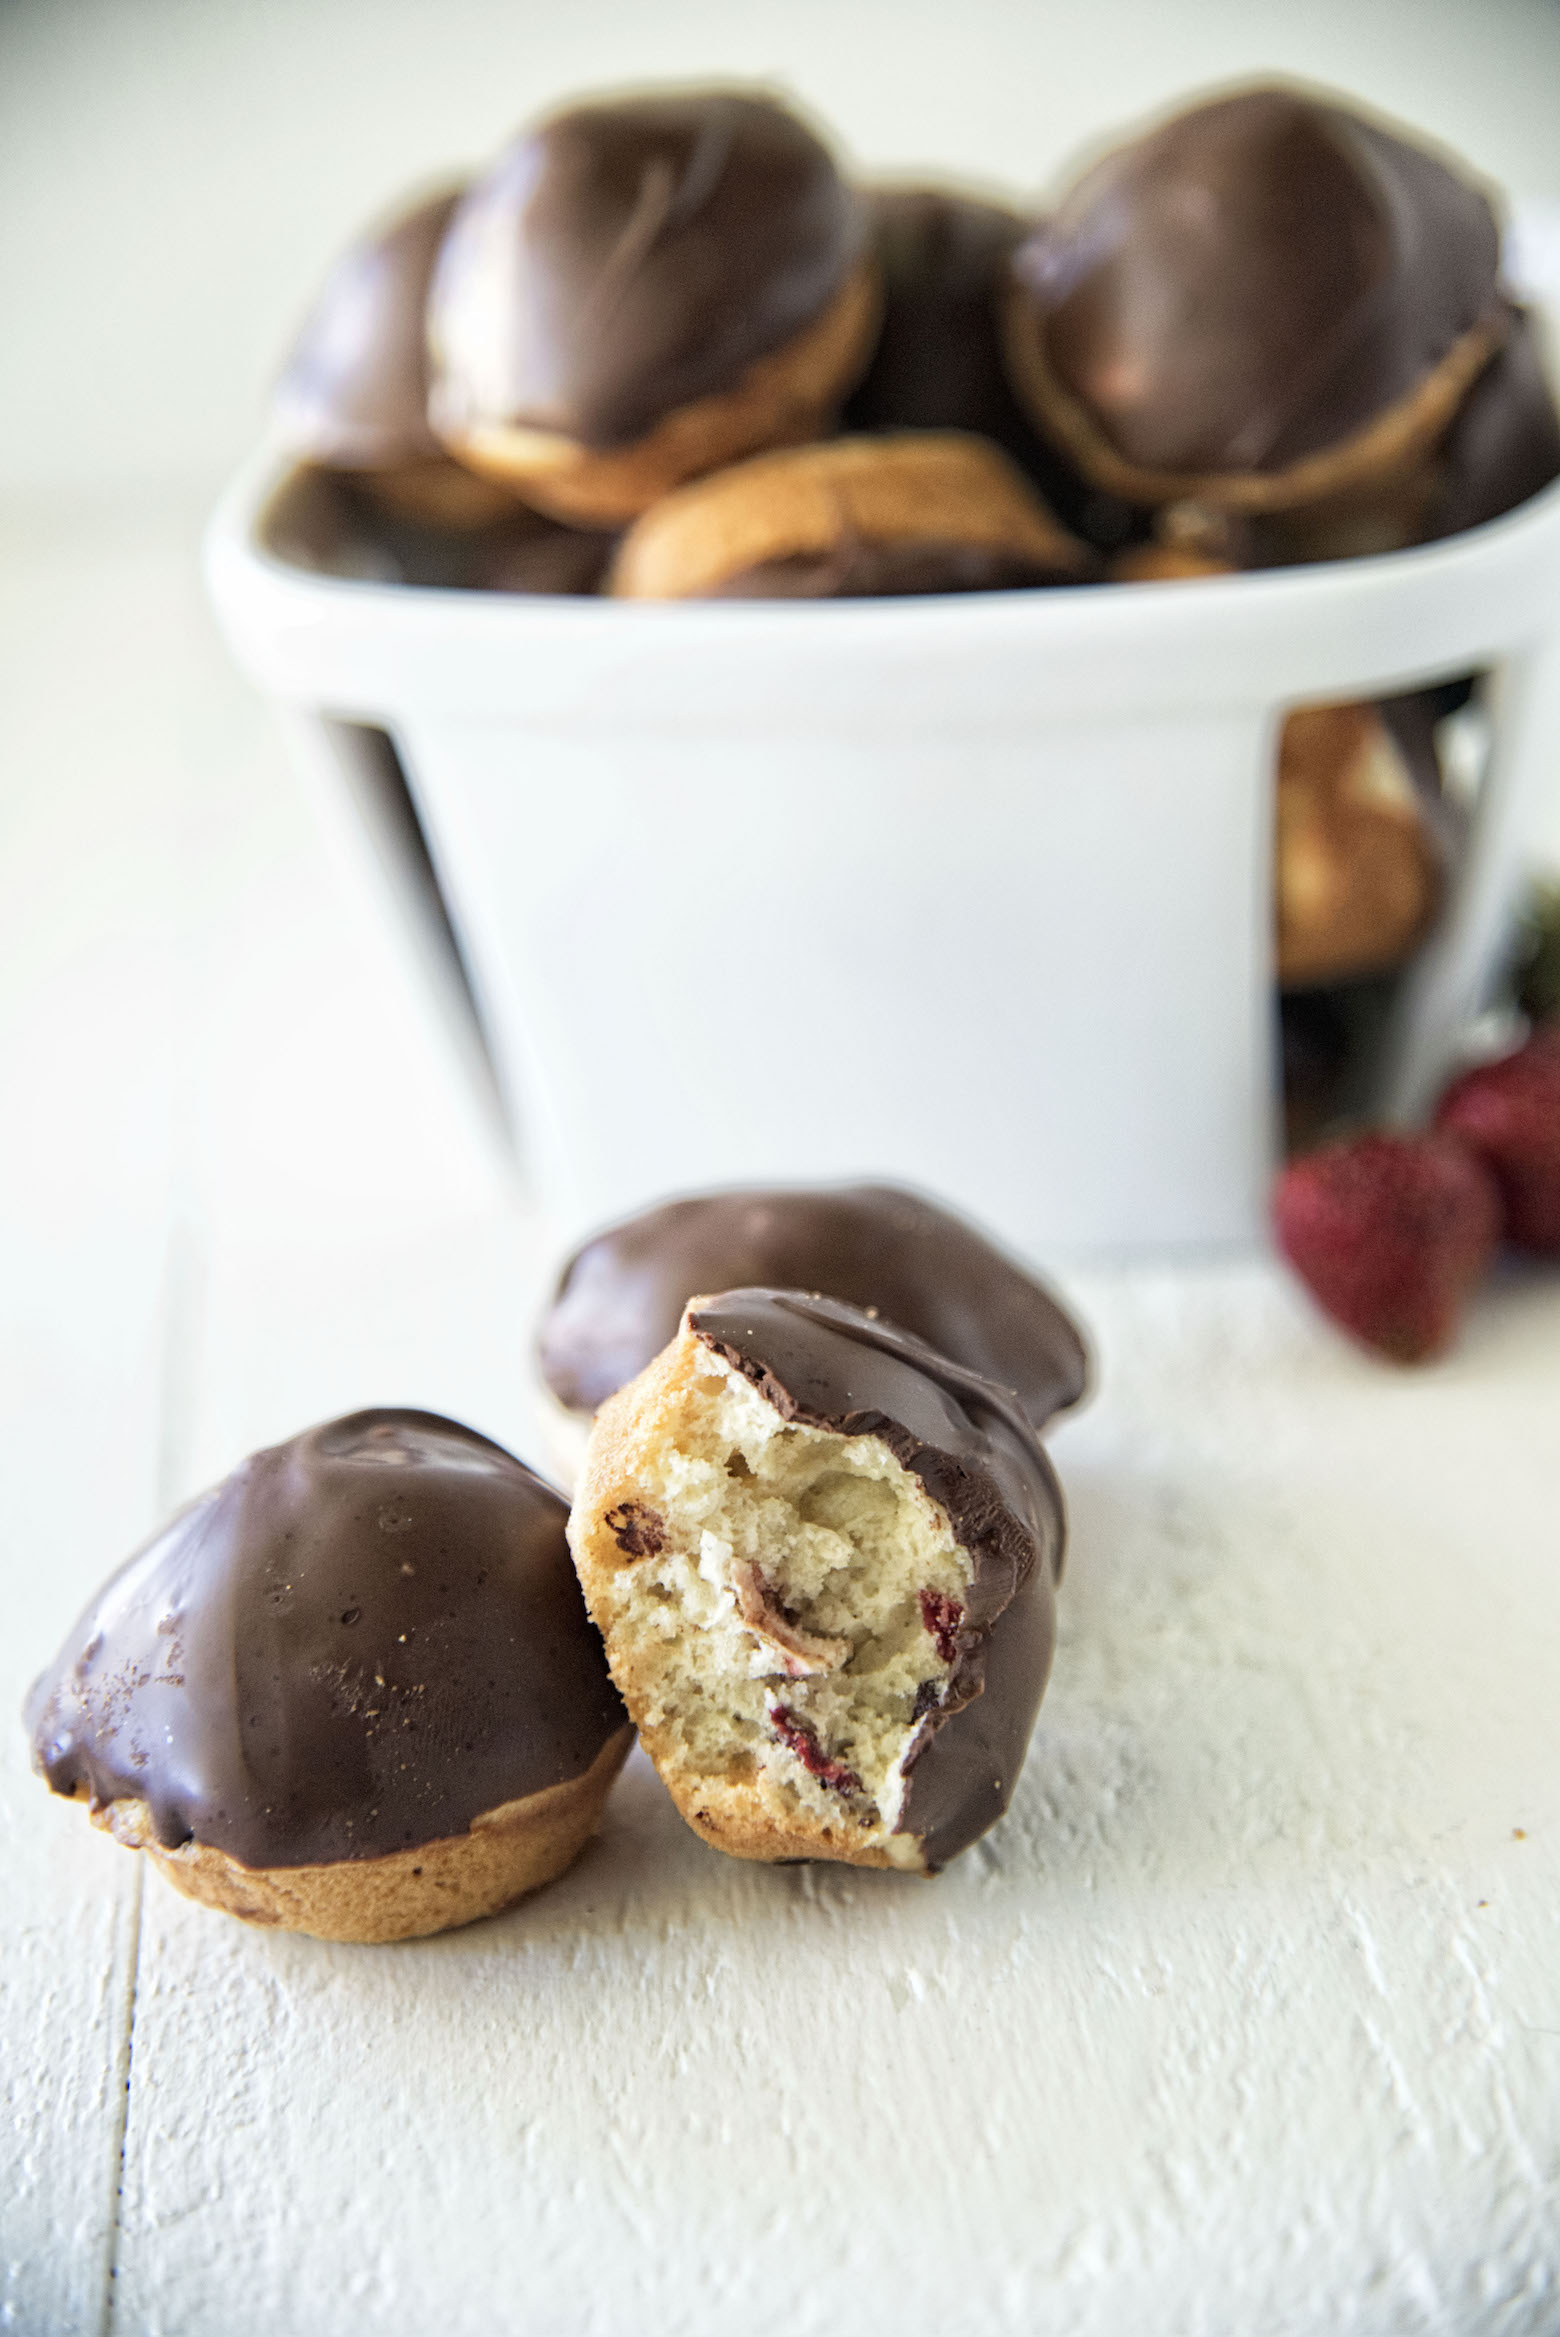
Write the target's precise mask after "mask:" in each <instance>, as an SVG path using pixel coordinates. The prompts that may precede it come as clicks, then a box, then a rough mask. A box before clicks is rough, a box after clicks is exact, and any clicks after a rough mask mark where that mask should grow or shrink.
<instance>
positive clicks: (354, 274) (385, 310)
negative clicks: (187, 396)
mask: <svg viewBox="0 0 1560 2337" xmlns="http://www.w3.org/2000/svg"><path fill="white" fill-rule="evenodd" d="M460 195H461V190H460V188H459V187H451V188H446V189H444V190H443V192H441V193H439V194H437V195H430V196H429V197H428V198H427V199H426V200H425V201H424V202H422V203H419V204H418V205H417V206H416V208H415V209H414V210H411V211H408V212H405V213H404V214H403V215H402V216H401V217H400V218H398V219H396V220H394V221H393V222H392V224H391V225H390V226H389V227H387V228H386V229H384V230H383V232H382V233H380V234H378V235H375V236H371V237H369V238H367V239H365V240H364V241H363V242H361V243H357V244H354V245H353V247H352V248H351V250H350V251H348V252H346V253H345V254H344V255H343V256H342V258H341V259H340V260H338V261H337V263H336V265H335V267H334V268H333V269H332V270H331V272H330V274H329V276H328V277H327V278H326V280H325V286H324V289H323V291H322V292H321V293H320V296H319V298H318V300H317V301H316V302H315V304H314V306H313V308H312V309H311V310H310V312H309V315H308V317H307V319H306V320H305V323H304V326H303V330H302V331H301V332H300V334H299V335H298V339H297V341H296V342H295V344H294V346H293V351H292V355H291V356H290V357H289V358H288V360H287V364H286V368H285V370H284V371H283V374H282V378H281V380H280V381H279V382H278V384H277V386H276V391H275V395H274V399H273V411H274V413H275V415H276V419H277V421H278V423H279V425H280V427H281V429H282V430H283V432H284V433H285V435H286V438H287V442H288V444H289V446H290V447H291V448H292V449H293V451H294V453H296V454H297V455H299V456H300V457H301V458H302V459H304V460H305V461H308V462H317V463H330V464H333V465H335V466H336V467H337V468H338V469H342V470H373V469H388V468H390V467H391V466H392V465H394V464H397V463H403V462H414V461H418V460H426V459H428V458H429V457H431V456H438V455H442V454H443V452H444V449H443V448H442V447H441V446H440V444H439V441H438V440H437V439H436V438H435V437H434V435H433V432H432V430H431V429H430V428H429V426H428V356H427V340H426V334H425V330H424V323H423V312H424V309H425V307H426V304H427V299H428V285H429V281H430V279H431V277H432V275H433V265H434V261H435V259H436V258H437V256H438V251H439V246H440V244H441V242H442V241H443V238H444V233H445V230H446V229H447V227H448V226H449V223H450V220H451V218H452V217H453V215H454V211H455V206H456V204H457V203H458V202H459V201H460Z"/></svg>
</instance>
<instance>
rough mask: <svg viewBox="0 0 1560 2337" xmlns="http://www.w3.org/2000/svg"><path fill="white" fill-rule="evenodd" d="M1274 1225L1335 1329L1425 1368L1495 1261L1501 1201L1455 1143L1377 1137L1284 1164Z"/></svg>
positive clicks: (1446, 1340)
mask: <svg viewBox="0 0 1560 2337" xmlns="http://www.w3.org/2000/svg"><path fill="white" fill-rule="evenodd" d="M1273 1221H1274V1225H1275V1227H1276V1229H1277V1232H1278V1239H1279V1243H1280V1245H1281V1247H1282V1249H1283V1251H1284V1254H1285V1256H1286V1257H1287V1258H1288V1260H1289V1262H1290V1264H1291V1265H1292V1266H1293V1267H1294V1269H1295V1271H1296V1273H1297V1274H1299V1276H1300V1278H1301V1280H1302V1281H1303V1282H1304V1283H1305V1284H1306V1285H1307V1287H1308V1288H1309V1289H1310V1291H1311V1293H1312V1295H1313V1297H1314V1298H1315V1299H1316V1300H1317V1302H1318V1304H1319V1305H1320V1306H1322V1307H1323V1308H1324V1309H1325V1310H1326V1312H1327V1313H1328V1314H1330V1315H1331V1316H1332V1318H1333V1320H1334V1322H1337V1323H1341V1324H1342V1325H1343V1328H1344V1329H1345V1330H1346V1331H1351V1332H1352V1333H1353V1334H1354V1336H1355V1338H1356V1339H1361V1340H1363V1341H1364V1343H1365V1345H1366V1346H1367V1347H1374V1348H1375V1349H1376V1350H1377V1352H1378V1353H1379V1354H1382V1355H1388V1356H1390V1357H1391V1358H1392V1360H1393V1362H1394V1363H1425V1362H1428V1361H1429V1359H1430V1357H1431V1356H1433V1355H1440V1354H1442V1353H1443V1352H1444V1351H1445V1349H1446V1348H1447V1347H1449V1346H1450V1345H1451V1342H1452V1337H1453V1334H1454V1333H1455V1331H1456V1329H1457V1323H1458V1318H1459V1316H1460V1314H1461V1312H1462V1306H1463V1301H1464V1299H1465V1298H1466V1297H1467V1296H1468V1293H1469V1292H1470V1291H1471V1290H1472V1288H1473V1286H1474V1284H1475V1283H1476V1282H1477V1281H1478V1280H1479V1277H1480V1276H1481V1275H1482V1274H1483V1272H1484V1270H1485V1268H1486V1266H1488V1264H1489V1262H1490V1259H1491V1257H1492V1256H1493V1254H1494V1250H1495V1245H1496V1243H1497V1242H1498V1241H1499V1239H1500V1195H1499V1193H1498V1191H1497V1189H1496V1186H1495V1182H1494V1180H1493V1178H1492V1177H1491V1176H1490V1174H1489V1171H1488V1170H1487V1169H1486V1168H1485V1167H1484V1165H1483V1163H1482V1162H1481V1161H1479V1160H1477V1159H1475V1157H1474V1156H1473V1154H1472V1153H1470V1152H1468V1151H1466V1150H1465V1149H1464V1147H1463V1146H1462V1145H1461V1144H1459V1143H1457V1142H1456V1141H1455V1140H1454V1139H1452V1138H1451V1137H1447V1136H1394V1135H1389V1134H1386V1133H1384V1132H1378V1133H1376V1134H1374V1135H1368V1136H1353V1137H1349V1138H1347V1139H1345V1141H1344V1142H1342V1143H1340V1144H1328V1145H1324V1146H1323V1147H1322V1148H1321V1150H1320V1151H1317V1152H1311V1153H1307V1154H1305V1155H1304V1156H1303V1157H1302V1158H1301V1159H1299V1160H1295V1161H1291V1162H1290V1164H1289V1166H1288V1168H1287V1169H1285V1171H1284V1173H1283V1175H1282V1176H1281V1177H1280V1178H1279V1180H1278V1186H1277V1189H1276V1191H1275V1193H1274V1197H1273Z"/></svg>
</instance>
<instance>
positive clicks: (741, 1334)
mask: <svg viewBox="0 0 1560 2337" xmlns="http://www.w3.org/2000/svg"><path fill="white" fill-rule="evenodd" d="M688 1327H689V1329H690V1331H691V1332H692V1333H693V1335H694V1336H695V1337H696V1338H697V1339H700V1340H702V1341H703V1342H704V1344H705V1345H706V1346H708V1347H710V1348H712V1349H713V1350H714V1352H715V1353H716V1354H718V1355H719V1356H721V1358H722V1359H723V1360H724V1361H725V1362H726V1363H728V1364H730V1365H731V1366H732V1367H733V1368H734V1369H735V1370H737V1371H739V1372H741V1374H742V1376H743V1377H744V1378H745V1379H747V1380H749V1381H750V1382H751V1383H752V1385H753V1386H754V1387H755V1388H757V1389H758V1391H759V1393H760V1394H761V1395H762V1396H763V1397H764V1398H765V1400H766V1401H767V1402H768V1403H770V1404H772V1405H773V1406H774V1408H775V1410H776V1411H777V1412H778V1413H779V1414H780V1416H781V1418H782V1419H784V1420H795V1421H798V1422H800V1423H801V1424H802V1425H803V1426H805V1427H810V1428H825V1429H831V1430H833V1431H834V1432H835V1433H836V1434H838V1435H841V1436H864V1435H865V1436H875V1437H878V1438H879V1439H880V1440H881V1441H882V1442H883V1443H884V1444H886V1445H887V1446H888V1448H889V1450H890V1452H892V1453H893V1455H894V1457H895V1459H896V1460H897V1461H899V1463H900V1464H901V1466H902V1467H904V1468H906V1469H908V1470H909V1471H910V1472H911V1473H912V1474H913V1475H915V1476H917V1477H919V1478H920V1480H921V1482H922V1484H923V1485H924V1486H925V1487H926V1490H927V1492H928V1493H929V1494H930V1495H931V1496H932V1498H933V1500H934V1501H936V1502H938V1503H940V1504H941V1506H942V1508H943V1510H944V1511H945V1513H946V1514H947V1517H948V1520H949V1523H950V1524H951V1526H952V1528H953V1532H954V1535H955V1537H956V1539H957V1540H958V1541H959V1543H960V1544H961V1546H962V1547H963V1548H964V1550H965V1551H966V1552H967V1553H968V1555H969V1558H970V1561H971V1564H972V1566H973V1569H974V1572H973V1579H972V1581H971V1585H970V1589H969V1593H968V1597H967V1599H966V1603H965V1609H964V1614H963V1617H962V1620H961V1621H960V1623H959V1626H958V1630H957V1635H956V1636H957V1649H958V1652H957V1655H956V1657H955V1660H954V1665H953V1670H952V1673H951V1675H950V1677H949V1680H948V1683H947V1686H946V1688H945V1690H944V1692H943V1699H942V1702H941V1703H940V1704H939V1705H936V1706H934V1707H933V1709H932V1710H931V1711H929V1712H927V1713H926V1714H924V1715H923V1716H922V1719H921V1721H920V1723H919V1731H918V1736H917V1740H916V1742H915V1744H914V1745H913V1746H912V1748H911V1751H910V1753H909V1755H908V1756H907V1759H906V1762H905V1770H906V1775H907V1777H908V1780H909V1789H908V1791H907V1793H906V1795H905V1802H904V1809H903V1812H902V1814H901V1817H900V1821H899V1825H898V1827H897V1829H896V1831H898V1832H900V1833H906V1834H913V1835H915V1836H916V1837H917V1839H918V1840H919V1841H920V1843H921V1846H922V1850H923V1854H924V1856H925V1858H926V1861H927V1864H928V1865H929V1866H932V1867H938V1866H942V1865H944V1864H946V1862H947V1861H948V1860H949V1859H950V1858H952V1857H954V1856H956V1855H957V1853H958V1852H959V1851H961V1850H963V1849H965V1848H967V1846H968V1845H969V1844H970V1843H971V1842H973V1841H974V1840H975V1839H976V1837H977V1836H978V1835H980V1834H983V1833H984V1832H985V1831H986V1828H987V1827H988V1826H989V1825H991V1824H992V1823H993V1821H994V1820H995V1819H997V1818H999V1817H1000V1816H1001V1815H1002V1812H1003V1811H1004V1810H1005V1809H1006V1808H1007V1805H1008V1803H1009V1801H1010V1800H1011V1799H1012V1794H1013V1788H1014V1786H1015V1785H1016V1784H1017V1782H1018V1774H1019V1771H1020V1769H1021V1768H1022V1767H1023V1763H1024V1754H1025V1752H1026V1750H1027V1748H1028V1744H1029V1737H1030V1732H1031V1730H1032V1729H1033V1727H1034V1723H1035V1714H1036V1713H1037V1712H1038V1711H1039V1709H1040V1699H1041V1696H1042V1695H1043V1694H1044V1691H1045V1683H1046V1677H1047V1675H1048V1673H1049V1671H1050V1668H1051V1654H1052V1650H1053V1647H1054V1645H1055V1636H1056V1620H1055V1593H1056V1583H1057V1580H1058V1578H1059V1576H1060V1573H1061V1566H1062V1550H1063V1544H1064V1541H1065V1537H1066V1525H1065V1518H1064V1513H1063V1508H1062V1496H1061V1489H1060V1487H1059V1486H1058V1484H1057V1481H1056V1476H1055V1472H1054V1471H1053V1469H1052V1467H1051V1464H1050V1462H1049V1461H1048V1460H1047V1458H1046V1455H1045V1452H1044V1450H1043V1448H1042V1447H1041V1444H1040V1441H1039V1439H1038V1437H1037V1436H1036V1435H1035V1433H1034V1431H1033V1429H1032V1428H1031V1426H1030V1424H1029V1422H1028V1420H1027V1419H1026V1418H1025V1416H1024V1414H1023V1412H1022V1411H1021V1410H1020V1409H1019V1407H1018V1405H1017V1403H1016V1402H1015V1401H1014V1398H1013V1396H1012V1395H1011V1394H1010V1393H1009V1391H1008V1390H1006V1389H1005V1388H1002V1387H1000V1386H998V1384H997V1383H996V1382H995V1381H994V1380H989V1379H986V1378H985V1377H983V1376H982V1375H981V1374H980V1373H978V1372H972V1371H967V1370H965V1369H964V1368H963V1367H962V1366H961V1365H958V1364H955V1363H952V1362H950V1361H949V1359H948V1357H947V1356H946V1355H943V1354H940V1353H939V1352H938V1351H937V1349H935V1348H933V1347H929V1346H928V1345H927V1343H926V1341H925V1340H924V1339H918V1338H916V1337H915V1336H914V1335H913V1334H912V1333H911V1332H908V1331H902V1330H900V1329H899V1328H898V1326H897V1325H896V1324H893V1323H890V1322H886V1321H884V1320H883V1318H882V1317H881V1316H876V1317H874V1316H870V1315H867V1314H865V1313H863V1311H862V1310H861V1309H860V1308H859V1307H854V1306H847V1305H844V1304H842V1303H841V1302H840V1301H838V1300H836V1299H828V1298H810V1297H807V1296H805V1295H804V1294H803V1293H801V1292H800V1291H794V1290H790V1291H788V1290H764V1289H754V1290H731V1291H727V1292H726V1293H725V1294H724V1296H723V1297H721V1298H719V1299H717V1300H715V1301H714V1302H713V1303H712V1304H711V1305H709V1306H705V1307H700V1308H698V1309H697V1310H695V1311H693V1312H690V1314H689V1317H688Z"/></svg>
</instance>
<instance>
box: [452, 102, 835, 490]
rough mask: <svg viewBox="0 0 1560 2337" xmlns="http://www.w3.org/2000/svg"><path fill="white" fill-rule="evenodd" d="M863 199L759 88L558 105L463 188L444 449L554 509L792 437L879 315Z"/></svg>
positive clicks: (456, 232) (827, 409) (663, 486)
mask: <svg viewBox="0 0 1560 2337" xmlns="http://www.w3.org/2000/svg"><path fill="white" fill-rule="evenodd" d="M877 318H878V291H877V281H876V272H875V270H874V268H873V266H872V264H871V261H870V259H869V257H868V256H867V254H866V250H865V236H864V229H863V222H862V217H861V209H860V205H859V203H858V201H857V199H856V197H855V196H854V194H853V193H852V192H851V190H850V189H849V188H848V187H847V186H846V185H845V184H844V182H843V181H842V180H841V178H840V176H839V173H838V171H837V170H836V169H835V166H834V163H833V160H832V158H831V157H830V155H829V153H828V150H827V149H826V148H825V147H824V146H823V145H822V143H821V142H820V141H819V140H818V139H817V138H816V137H814V135H813V133H812V132H811V131H810V130H809V129H807V128H806V126H805V125H804V124H803V123H802V122H800V121H799V120H798V119H797V118H796V116H795V115H794V114H792V113H790V112H789V111H788V110H787V109H786V108H785V107H783V106H781V105H779V104H777V103H775V102H774V100H772V99H770V98H766V97H760V96H752V95H743V94H739V93H736V92H729V91H715V92H707V93H703V94H694V95H687V96H652V97H642V98H634V99H627V100H624V101H622V102H620V103H617V104H597V105H583V106H575V107H572V108H570V109H569V110H568V111H567V112H564V113H561V114H558V115H556V116H554V117H553V119H552V120H550V121H548V122H545V123H543V124H542V125H541V127H540V128H539V129H536V130H533V131H530V132H528V133H527V134H526V135H524V136H523V137H521V138H520V139H518V140H517V141H516V142H515V144H513V145H512V146H511V147H509V148H508V149H507V151H506V152H505V153H503V154H502V155H500V157H499V159H498V161H497V162H496V163H495V164H494V165H493V167H492V168H491V170H489V171H488V172H487V173H486V174H485V176H484V177H482V178H481V179H479V180H478V181H477V183H476V184H475V185H474V186H473V187H472V188H471V189H470V190H469V192H468V193H467V195H466V196H465V198H464V200H463V201H462V203H461V204H460V206H459V208H458V210H457V211H456V213H455V216H454V218H453V220H452V222H451V225H450V228H449V231H448V234H447V235H446V237H445V239H444V243H443V248H442V250H441V252H440V256H439V262H438V267H437V270H436V272H435V276H434V281H433V287H432V292H431V297H430V303H429V329H430V334H431V340H432V347H433V352H434V379H433V390H432V402H431V408H430V411H431V413H432V417H433V421H434V424H435V427H436V428H437V430H438V432H439V434H440V436H441V437H442V438H443V440H444V441H445V443H446V444H447V445H448V446H449V447H450V448H451V450H452V451H453V452H454V453H455V454H456V455H458V456H459V458H460V459H461V460H462V461H463V462H466V463H469V464H470V465H471V466H472V467H473V468H475V469H477V470H480V471H483V472H485V473H487V474H489V475H490V476H492V477H495V478H498V479H501V480H503V481H504V482H505V483H506V484H509V485H512V486H514V487H515V488H517V490H518V491H519V492H521V493H522V494H523V495H524V496H525V497H526V498H527V499H528V500H531V501H534V502H535V503H537V504H538V506H539V507H540V508H542V509H544V510H548V511H551V512H553V513H555V514H556V515H557V516H558V517H560V518H564V519H569V520H577V521H580V522H582V523H584V524H587V525H603V526H610V525H615V524H617V523H618V522H620V521H622V520H625V519H628V518H631V517H632V516H633V515H634V514H635V513H636V512H638V511H642V510H643V509H644V508H645V506H646V505H647V504H649V503H651V502H653V501H654V500H655V498H656V496H658V495H660V494H663V493H665V492H666V490H667V489H668V488H670V487H673V486H675V485H677V484H678V482H679V481H681V480H683V479H686V478H690V477H693V476H695V475H696V474H697V473H699V472H702V471H707V470H713V469H714V468H715V467H716V466H717V465H719V464H721V463H725V462H730V461H732V460H734V459H736V458H737V457H739V456H742V455H745V454H749V453H751V452H753V451H754V450H755V449H757V448H759V447H764V446H771V445H779V444H785V443H788V442H793V441H796V440H799V439H804V438H808V437H812V436H814V435H816V434H817V432H818V431H819V429H820V428H821V427H822V426H823V425H824V424H825V422H826V421H827V420H828V419H829V418H830V417H831V416H832V414H833V413H834V412H835V410H836V409H837V407H838V404H839V402H840V400H841V399H842V398H843V396H844V395H845V392H846V391H847V390H848V389H849V388H850V386H851V384H852V382H853V381H854V380H855V379H856V377H857V375H858V374H859V372H860V370H861V368H862V366H863V364H864V363H865V361H866V358H867V355H868V353H869V351H870V348H871V345H872V339H873V335H874V333H875V332H876V329H877Z"/></svg>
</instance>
